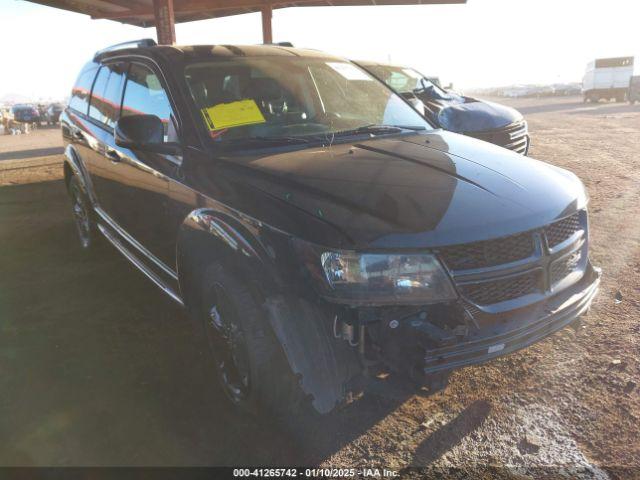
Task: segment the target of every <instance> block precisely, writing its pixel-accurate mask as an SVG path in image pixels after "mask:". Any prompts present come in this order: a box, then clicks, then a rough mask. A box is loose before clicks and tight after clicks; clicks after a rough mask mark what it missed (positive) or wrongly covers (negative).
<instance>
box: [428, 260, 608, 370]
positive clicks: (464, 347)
mask: <svg viewBox="0 0 640 480" xmlns="http://www.w3.org/2000/svg"><path fill="white" fill-rule="evenodd" d="M600 275H601V274H600V271H599V269H596V268H594V267H592V266H591V265H589V267H588V269H587V271H586V272H585V275H584V276H583V278H582V279H581V280H580V281H579V282H578V283H576V284H575V285H573V286H572V287H570V288H567V289H566V290H563V291H562V292H560V293H559V294H558V295H556V296H553V297H550V298H549V299H547V300H546V301H544V302H540V303H539V304H537V305H533V306H530V307H528V308H523V309H520V310H519V311H513V312H509V314H508V317H504V316H503V317H501V318H496V319H495V320H496V321H495V323H493V324H491V322H486V323H485V326H484V327H481V328H479V329H477V330H475V331H470V332H468V333H467V335H465V336H464V337H462V338H458V339H457V340H455V341H454V342H452V341H451V340H449V341H448V342H441V343H446V344H443V345H441V346H438V347H436V348H431V349H428V350H425V354H424V363H423V367H422V371H423V372H424V374H425V375H431V374H435V373H439V372H443V371H448V370H453V369H456V368H460V367H464V366H467V365H473V364H478V363H483V362H486V361H489V360H492V359H494V358H496V357H499V356H501V355H505V354H508V353H511V352H514V351H516V350H519V349H522V348H525V347H527V346H529V345H531V344H533V343H535V342H537V341H538V340H541V339H543V338H544V337H546V336H548V335H551V334H552V333H555V332H557V331H558V330H560V329H562V328H564V327H565V326H567V325H569V324H570V323H571V322H573V321H575V320H576V319H577V318H578V317H580V316H581V315H583V314H584V313H586V312H587V311H588V309H589V307H590V306H591V302H592V301H593V299H594V297H595V296H596V294H597V292H598V287H599V285H600ZM431 340H433V339H431Z"/></svg>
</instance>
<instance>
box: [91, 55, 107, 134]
mask: <svg viewBox="0 0 640 480" xmlns="http://www.w3.org/2000/svg"><path fill="white" fill-rule="evenodd" d="M108 79H109V69H108V68H106V67H101V68H100V71H99V72H98V76H97V77H96V81H95V82H94V84H93V89H92V91H91V104H90V106H89V116H90V117H91V118H95V119H96V120H100V121H102V113H101V109H100V107H101V105H102V103H103V102H102V99H103V98H104V97H103V96H104V89H105V87H106V86H107V80H108Z"/></svg>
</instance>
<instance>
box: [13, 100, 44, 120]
mask: <svg viewBox="0 0 640 480" xmlns="http://www.w3.org/2000/svg"><path fill="white" fill-rule="evenodd" d="M11 111H12V113H13V119H14V120H15V121H16V122H20V123H38V122H39V121H40V112H39V111H38V109H37V108H36V107H35V106H34V105H29V104H18V105H14V106H13V107H12V108H11Z"/></svg>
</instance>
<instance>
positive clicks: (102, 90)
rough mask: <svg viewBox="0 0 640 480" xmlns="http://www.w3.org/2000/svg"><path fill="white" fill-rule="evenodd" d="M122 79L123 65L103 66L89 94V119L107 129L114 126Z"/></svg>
mask: <svg viewBox="0 0 640 480" xmlns="http://www.w3.org/2000/svg"><path fill="white" fill-rule="evenodd" d="M123 78H124V64H123V63H113V64H109V65H104V66H103V67H102V68H101V69H100V72H99V73H98V76H97V77H96V81H95V84H94V86H93V92H92V94H91V106H90V107H89V116H90V117H91V118H95V119H96V120H98V121H100V122H103V123H106V124H107V125H108V126H109V127H113V126H114V125H115V122H116V119H117V117H118V111H119V110H120V99H121V92H122V80H123Z"/></svg>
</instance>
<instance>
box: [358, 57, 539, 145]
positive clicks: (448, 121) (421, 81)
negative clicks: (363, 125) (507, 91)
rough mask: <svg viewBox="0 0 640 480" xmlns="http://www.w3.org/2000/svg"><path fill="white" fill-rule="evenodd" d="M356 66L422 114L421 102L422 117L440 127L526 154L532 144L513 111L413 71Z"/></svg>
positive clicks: (376, 65) (371, 64)
mask: <svg viewBox="0 0 640 480" xmlns="http://www.w3.org/2000/svg"><path fill="white" fill-rule="evenodd" d="M355 63H356V64H357V65H359V66H360V67H362V68H364V69H365V70H367V71H368V72H369V73H370V74H372V75H373V76H375V77H377V78H378V79H379V80H381V81H383V82H385V83H386V84H387V85H389V87H391V88H392V89H393V90H395V91H396V92H398V93H399V94H400V95H402V96H403V97H404V98H406V99H407V100H408V101H409V102H410V103H411V104H412V105H414V107H416V108H417V109H418V111H421V106H420V105H416V100H419V101H420V102H421V103H422V104H424V110H422V111H421V113H423V114H424V115H425V117H426V118H427V119H428V120H429V121H431V122H433V123H434V124H435V125H437V126H438V127H440V128H444V129H445V130H449V131H452V132H456V133H462V134H463V135H468V136H470V137H474V138H477V139H479V140H484V141H487V142H490V143H494V144H496V145H500V146H501V147H504V148H508V149H509V150H513V151H515V152H518V153H521V154H523V155H526V154H527V152H528V150H529V141H530V140H529V131H528V128H527V122H526V121H525V120H524V118H523V116H522V115H521V114H520V113H519V112H518V111H517V110H515V109H514V108H511V107H507V106H504V105H500V104H498V103H494V102H488V101H484V100H478V99H476V98H471V97H465V96H462V95H458V94H457V93H453V92H448V91H446V90H444V89H442V88H441V87H439V86H438V85H436V84H434V83H433V82H431V81H430V80H429V79H428V78H427V77H425V76H424V75H422V74H421V73H420V72H418V71H417V70H415V69H413V68H410V67H405V66H399V65H389V64H384V63H375V62H368V61H356V62H355Z"/></svg>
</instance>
